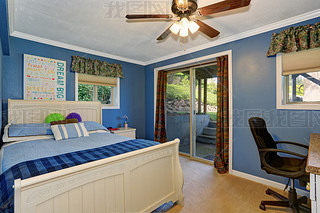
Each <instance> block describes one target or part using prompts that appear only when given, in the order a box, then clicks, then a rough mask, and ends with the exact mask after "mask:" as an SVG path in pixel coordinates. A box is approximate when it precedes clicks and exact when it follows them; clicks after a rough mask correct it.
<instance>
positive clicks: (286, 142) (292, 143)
mask: <svg viewBox="0 0 320 213" xmlns="http://www.w3.org/2000/svg"><path fill="white" fill-rule="evenodd" d="M275 143H276V144H278V143H285V144H291V145H295V146H300V147H303V148H306V149H309V146H307V145H304V144H300V143H295V142H291V141H275Z"/></svg>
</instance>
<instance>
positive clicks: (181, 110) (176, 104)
mask: <svg viewBox="0 0 320 213" xmlns="http://www.w3.org/2000/svg"><path fill="white" fill-rule="evenodd" d="M190 100H191V95H190V71H189V70H181V71H177V72H170V73H168V75H167V113H166V115H167V119H166V127H167V128H166V129H167V138H168V141H169V140H173V139H175V138H179V139H180V146H179V150H180V152H182V153H186V154H190V153H191V152H190V104H191V101H190Z"/></svg>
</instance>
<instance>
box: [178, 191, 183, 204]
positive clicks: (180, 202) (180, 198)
mask: <svg viewBox="0 0 320 213" xmlns="http://www.w3.org/2000/svg"><path fill="white" fill-rule="evenodd" d="M177 204H179V205H180V206H182V207H183V206H184V195H183V193H182V192H180V195H179V199H178V201H177Z"/></svg>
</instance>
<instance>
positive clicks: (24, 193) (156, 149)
mask: <svg viewBox="0 0 320 213" xmlns="http://www.w3.org/2000/svg"><path fill="white" fill-rule="evenodd" d="M14 187H15V212H16V213H22V212H23V213H36V212H46V213H58V212H59V213H64V212H68V213H73V212H75V213H81V212H82V213H86V212H88V213H91V212H150V211H152V210H154V209H156V208H157V207H159V206H160V205H162V204H163V203H165V202H168V201H172V202H178V203H179V204H180V205H183V199H184V198H183V192H182V187H183V174H182V169H181V165H180V161H179V140H178V139H176V140H174V141H171V142H168V143H165V144H161V145H159V146H152V147H148V148H145V149H142V150H137V151H133V152H129V153H126V154H122V155H118V156H114V157H110V158H106V159H102V160H99V161H95V162H91V163H87V164H83V165H80V166H75V167H71V168H67V169H63V170H59V171H56V172H52V173H48V174H45V175H41V176H37V177H33V178H29V179H26V180H20V179H18V180H15V185H14Z"/></svg>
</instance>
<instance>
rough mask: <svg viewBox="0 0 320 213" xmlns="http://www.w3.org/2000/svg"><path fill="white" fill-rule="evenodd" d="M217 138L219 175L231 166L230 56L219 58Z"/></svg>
mask: <svg viewBox="0 0 320 213" xmlns="http://www.w3.org/2000/svg"><path fill="white" fill-rule="evenodd" d="M217 66H218V72H217V76H218V86H217V87H218V91H217V99H218V100H217V105H218V111H217V136H216V154H215V161H214V167H216V168H217V170H218V172H219V173H226V172H228V166H229V101H228V99H229V89H228V56H222V57H218V58H217Z"/></svg>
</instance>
